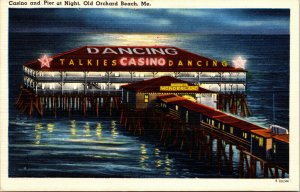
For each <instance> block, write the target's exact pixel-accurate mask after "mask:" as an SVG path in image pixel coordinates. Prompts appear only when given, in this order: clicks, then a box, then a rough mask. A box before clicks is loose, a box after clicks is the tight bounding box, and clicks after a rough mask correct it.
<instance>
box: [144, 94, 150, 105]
mask: <svg viewBox="0 0 300 192" xmlns="http://www.w3.org/2000/svg"><path fill="white" fill-rule="evenodd" d="M144 102H145V103H149V94H145V95H144Z"/></svg>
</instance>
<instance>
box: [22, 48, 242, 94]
mask: <svg viewBox="0 0 300 192" xmlns="http://www.w3.org/2000/svg"><path fill="white" fill-rule="evenodd" d="M23 70H24V85H25V86H26V87H27V88H30V89H32V90H34V92H35V93H36V94H47V93H52V94H53V93H60V94H81V93H82V94H95V93H111V92H114V93H116V92H119V93H121V90H120V86H121V85H124V84H127V83H131V82H136V81H141V80H146V79H151V78H156V77H162V76H171V77H174V78H178V79H181V80H185V81H188V82H190V83H193V84H195V85H199V86H200V87H202V88H205V89H208V90H212V91H217V92H222V93H226V92H231V93H232V92H234V93H235V92H239V93H243V92H245V91H246V73H247V72H246V71H245V70H244V69H243V68H237V67H232V66H231V65H229V63H228V62H227V61H217V60H213V59H209V58H206V57H203V56H200V55H197V54H194V53H190V52H188V51H185V50H182V49H179V48H176V47H165V46H154V47H143V46H136V47H125V46H118V47H111V46H110V47H107V46H84V47H80V48H77V49H73V50H70V51H68V52H64V53H61V54H57V55H54V56H51V57H50V56H49V57H48V56H46V55H44V56H43V57H41V58H40V59H38V60H35V61H32V62H29V63H26V64H25V65H24V66H23Z"/></svg>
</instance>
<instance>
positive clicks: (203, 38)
mask: <svg viewBox="0 0 300 192" xmlns="http://www.w3.org/2000/svg"><path fill="white" fill-rule="evenodd" d="M84 45H169V46H176V47H179V48H182V49H185V50H188V51H191V52H194V53H198V54H201V55H203V56H206V57H210V58H214V59H218V60H224V59H225V60H228V61H229V62H230V61H231V60H232V59H233V58H234V57H235V56H237V55H241V56H243V57H244V58H245V59H246V60H247V63H246V70H247V71H248V80H247V83H248V84H247V95H248V96H247V100H248V103H249V107H250V109H251V111H252V114H253V116H252V117H249V118H247V120H249V121H252V122H254V123H256V124H259V125H262V126H265V127H268V126H269V125H270V124H272V123H275V124H278V125H281V126H284V127H287V128H289V36H288V35H199V34H93V33H89V34H58V33H53V34H51V33H33V34H29V33H10V34H9V118H10V124H9V174H10V176H11V177H24V176H25V177H47V176H50V177H59V176H62V177H146V178H147V177H189V178H194V177H199V178H208V177H226V174H225V173H220V172H217V171H216V170H215V169H214V168H213V167H207V166H205V162H200V161H196V160H191V159H189V158H188V157H187V156H186V155H184V154H182V153H178V152H174V151H170V150H167V149H164V148H163V147H161V146H159V145H158V144H157V142H156V141H151V139H145V138H137V137H135V136H132V135H130V134H127V133H126V132H125V131H124V130H123V129H122V127H121V126H120V125H119V123H118V120H117V119H88V118H86V119H69V118H62V117H61V118H57V119H54V118H52V119H51V118H49V119H43V120H41V119H39V118H31V119H30V118H28V117H26V116H25V115H23V114H21V113H20V112H19V111H16V110H15V107H14V104H15V101H16V97H17V95H18V93H19V87H20V85H21V84H22V65H23V64H24V63H25V62H28V61H31V60H35V59H37V58H39V57H40V56H41V55H42V54H48V55H54V54H57V53H61V52H64V51H68V50H70V49H73V48H76V47H80V46H84ZM273 95H274V106H275V107H273ZM273 116H275V118H273ZM100 125H101V126H100ZM99 126H100V127H101V131H100V130H99ZM74 127H76V131H75V134H74ZM99 132H101V134H100V135H101V137H99Z"/></svg>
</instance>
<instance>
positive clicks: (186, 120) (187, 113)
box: [185, 111, 189, 123]
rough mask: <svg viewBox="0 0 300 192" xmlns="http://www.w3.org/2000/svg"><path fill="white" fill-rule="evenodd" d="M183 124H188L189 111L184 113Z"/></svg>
mask: <svg viewBox="0 0 300 192" xmlns="http://www.w3.org/2000/svg"><path fill="white" fill-rule="evenodd" d="M185 122H186V123H188V122H189V111H186V112H185Z"/></svg>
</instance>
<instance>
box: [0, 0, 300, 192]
mask: <svg viewBox="0 0 300 192" xmlns="http://www.w3.org/2000/svg"><path fill="white" fill-rule="evenodd" d="M34 1H35V0H30V1H26V2H28V4H29V2H34ZM42 1H43V0H41V2H42ZM53 1H55V2H57V1H60V0H53ZM61 1H62V2H63V0H61ZM93 1H95V0H93ZM110 1H111V0H110ZM112 1H115V0H112ZM125 1H128V0H125ZM8 2H9V1H8V0H7V1H5V0H4V1H2V0H0V8H1V10H0V14H1V28H0V29H1V42H0V43H1V47H0V49H1V55H0V59H1V60H0V72H1V76H0V92H1V94H0V106H1V107H0V115H1V116H0V122H1V127H0V131H1V132H0V133H1V135H0V137H1V141H0V142H1V151H0V152H1V153H0V154H1V164H0V170H1V180H0V187H1V188H0V190H1V191H2V190H5V191H55V190H60V191H62V190H67V191H82V190H84V191H96V190H97V191H99V190H101V191H116V190H117V191H128V190H129V191H133V190H142V191H149V190H151V191H153V190H159V191H164V190H168V191H170V190H171V191H183V190H185V191H186V190H191V191H192V190H197V191H200V190H206V191H207V190H230V191H237V190H247V191H254V190H259V191H271V190H272V191H287V190H288V191H298V190H299V118H298V117H299V2H298V1H297V0H276V1H274V0H264V1H261V0H253V1H247V0H239V1H237V0H227V1H223V0H210V1H209V0H205V1H195V0H194V1H193V0H164V1H161V0H148V2H150V3H151V4H152V6H151V7H140V8H288V9H290V13H291V17H290V21H291V25H290V27H291V30H290V31H291V32H290V72H291V74H290V136H291V138H290V152H291V156H290V168H291V169H290V173H289V175H290V178H289V179H288V183H280V182H276V181H275V179H61V178H59V179H58V178H56V179H52V178H51V179H27V178H26V179H25V178H24V179H20V178H8V170H7V166H8V147H7V144H8V101H7V99H8V8H9V7H10V8H46V7H47V8H60V7H65V6H9V5H8ZM15 2H18V1H17V0H15ZM23 2H25V0H23ZM69 8H78V7H69ZM81 8H116V7H98V6H95V5H94V6H85V7H83V6H82V7H81ZM24 14H26V13H24Z"/></svg>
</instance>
